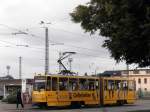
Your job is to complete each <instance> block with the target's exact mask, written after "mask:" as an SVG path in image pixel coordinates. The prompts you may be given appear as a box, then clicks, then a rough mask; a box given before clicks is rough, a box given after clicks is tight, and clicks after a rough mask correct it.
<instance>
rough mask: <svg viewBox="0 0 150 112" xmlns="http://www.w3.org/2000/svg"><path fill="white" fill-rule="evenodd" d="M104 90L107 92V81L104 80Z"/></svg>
mask: <svg viewBox="0 0 150 112" xmlns="http://www.w3.org/2000/svg"><path fill="white" fill-rule="evenodd" d="M104 90H107V80H104Z"/></svg>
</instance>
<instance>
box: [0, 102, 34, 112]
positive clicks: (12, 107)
mask: <svg viewBox="0 0 150 112" xmlns="http://www.w3.org/2000/svg"><path fill="white" fill-rule="evenodd" d="M24 106H25V108H24V109H21V105H19V109H16V104H7V103H5V102H1V101H0V112H31V109H32V105H31V104H25V105H24Z"/></svg>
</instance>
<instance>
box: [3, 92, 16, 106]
mask: <svg viewBox="0 0 150 112" xmlns="http://www.w3.org/2000/svg"><path fill="white" fill-rule="evenodd" d="M2 101H3V102H7V103H10V104H13V103H16V101H17V93H16V91H14V92H13V93H11V94H10V95H8V96H7V98H5V99H3V100H2Z"/></svg>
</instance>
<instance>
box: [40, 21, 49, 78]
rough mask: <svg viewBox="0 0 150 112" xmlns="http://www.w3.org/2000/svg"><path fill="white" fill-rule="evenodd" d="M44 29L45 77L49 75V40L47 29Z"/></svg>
mask: <svg viewBox="0 0 150 112" xmlns="http://www.w3.org/2000/svg"><path fill="white" fill-rule="evenodd" d="M46 24H51V23H45V22H44V21H41V22H40V25H46ZM43 28H45V75H48V74H49V38H48V27H46V26H45V27H43Z"/></svg>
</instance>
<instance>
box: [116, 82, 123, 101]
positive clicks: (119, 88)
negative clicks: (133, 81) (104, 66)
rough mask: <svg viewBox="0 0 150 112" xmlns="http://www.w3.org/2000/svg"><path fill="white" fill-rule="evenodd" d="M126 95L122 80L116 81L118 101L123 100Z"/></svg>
mask: <svg viewBox="0 0 150 112" xmlns="http://www.w3.org/2000/svg"><path fill="white" fill-rule="evenodd" d="M123 99H124V93H123V89H122V80H116V100H123Z"/></svg>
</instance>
